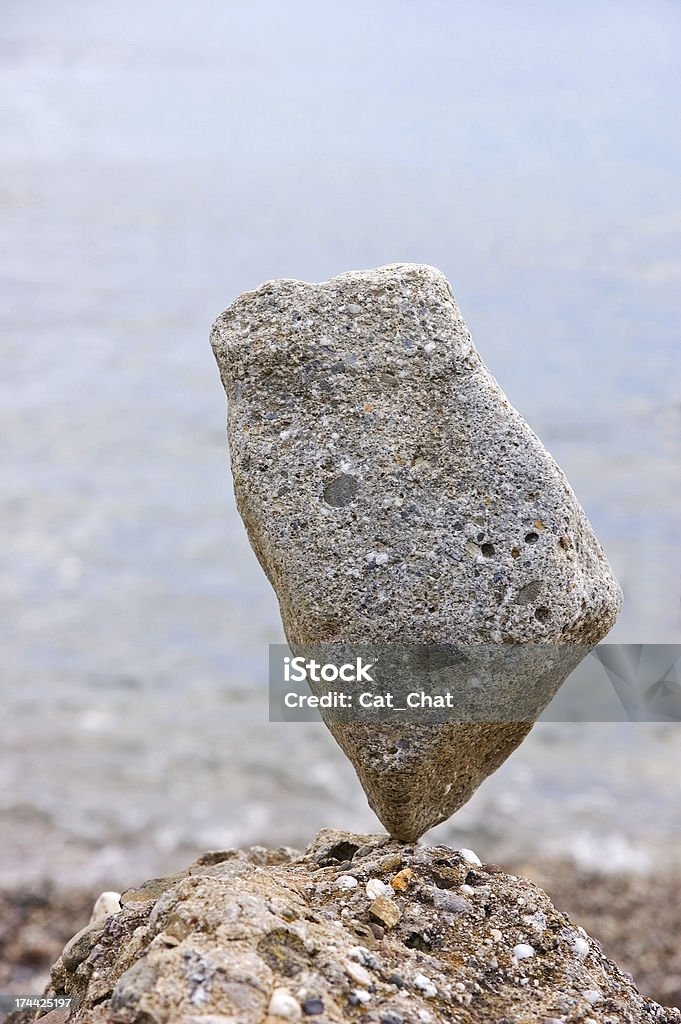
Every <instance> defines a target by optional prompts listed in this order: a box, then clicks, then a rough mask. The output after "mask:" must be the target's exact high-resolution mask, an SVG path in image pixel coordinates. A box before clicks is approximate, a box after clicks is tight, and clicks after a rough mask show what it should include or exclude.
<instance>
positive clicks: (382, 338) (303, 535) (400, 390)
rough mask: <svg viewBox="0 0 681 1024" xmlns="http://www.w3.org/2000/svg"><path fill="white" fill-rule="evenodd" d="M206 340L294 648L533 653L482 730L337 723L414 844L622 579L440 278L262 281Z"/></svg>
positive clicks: (526, 718)
mask: <svg viewBox="0 0 681 1024" xmlns="http://www.w3.org/2000/svg"><path fill="white" fill-rule="evenodd" d="M211 341H212V345H213V348H214V351H215V355H216V358H217V361H218V364H219V367H220V373H221V376H222V380H223V383H224V386H225V390H226V392H227V396H228V399H229V417H228V436H229V445H230V452H231V464H232V473H233V476H234V489H235V494H236V501H237V505H238V508H239V511H240V513H241V515H242V517H243V520H244V523H245V525H246V529H247V531H248V535H249V538H250V541H251V544H252V546H253V549H254V551H255V553H256V555H257V557H258V559H259V561H260V564H261V565H262V567H263V569H264V570H265V572H266V574H267V576H268V578H269V580H270V582H271V583H272V585H273V587H274V589H275V591H276V593H277V596H278V598H279V604H280V607H281V614H282V620H283V624H284V630H285V633H286V637H287V639H288V641H289V643H290V644H292V645H295V646H299V645H310V644H319V643H336V642H339V641H344V642H357V643H362V642H370V643H374V644H391V643H394V644H397V643H401V644H419V645H423V644H455V645H459V647H460V650H463V651H464V656H465V650H466V649H468V650H469V651H470V650H473V649H480V650H481V651H482V650H489V649H492V650H493V651H494V650H498V651H499V652H500V656H501V655H502V654H504V652H505V651H508V649H509V647H508V645H512V646H513V647H514V648H519V647H521V645H524V648H523V649H526V650H528V651H532V652H533V655H532V658H530V659H529V661H528V664H529V665H530V666H531V667H530V668H529V669H526V670H525V671H520V670H518V671H516V672H515V673H509V674H508V675H509V677H510V676H512V677H513V678H512V679H511V680H510V681H509V684H508V686H507V687H506V688H504V685H503V684H500V683H499V682H498V673H497V676H493V674H492V676H490V678H493V685H492V684H490V685H488V686H487V687H486V688H485V687H483V690H484V693H485V696H486V700H487V701H488V707H487V710H486V711H485V713H483V714H478V716H477V718H475V720H473V721H470V722H464V723H457V722H455V721H449V722H440V723H436V724H423V723H417V724H414V723H412V724H404V723H401V724H398V723H395V722H390V721H383V722H378V723H376V722H371V723H367V722H357V721H354V722H353V721H350V722H347V721H338V720H334V719H331V718H327V724H329V727H330V728H331V730H332V732H333V734H334V736H335V737H336V739H337V741H338V742H339V744H340V746H341V747H342V748H343V750H344V751H345V753H346V754H347V755H348V757H349V758H350V760H351V761H352V763H353V765H354V766H355V769H356V771H357V773H358V776H359V778H360V781H361V783H362V785H363V786H364V789H365V791H366V793H367V795H368V798H369V803H370V805H371V807H372V808H373V809H374V811H375V812H376V814H377V815H378V817H379V818H380V819H381V821H382V822H383V824H384V825H385V827H386V828H387V829H388V831H389V832H390V833H391V834H392V835H394V836H396V837H399V838H401V839H404V840H410V841H411V840H413V839H415V838H417V837H418V836H419V835H421V833H423V832H424V831H425V830H426V829H427V828H429V827H430V826H432V825H433V824H436V823H437V822H440V821H442V820H444V819H445V818H447V817H448V816H449V815H451V814H452V813H453V812H454V811H455V810H456V809H457V808H458V807H460V806H461V805H462V804H463V803H464V802H465V801H466V800H467V799H468V798H469V797H470V796H471V794H472V793H473V792H474V791H475V789H476V788H477V787H478V785H479V784H480V783H481V782H482V781H483V780H484V779H485V778H486V777H487V776H488V775H489V774H490V773H491V772H492V771H494V770H495V769H496V768H497V767H498V766H499V765H500V764H501V763H502V762H503V761H504V759H505V758H506V757H507V756H508V755H509V753H510V752H511V751H512V750H513V749H514V748H515V747H516V746H517V745H518V743H519V742H520V741H521V740H522V739H523V737H524V736H525V735H526V733H527V732H528V730H529V729H530V728H531V724H532V721H533V720H534V718H536V715H537V714H538V713H539V712H540V711H541V709H542V708H543V707H544V706H545V705H546V704H547V703H548V701H549V700H550V699H551V697H552V696H553V694H554V693H555V691H556V689H557V688H558V686H560V684H561V683H562V681H563V679H564V678H565V676H566V675H567V674H568V672H569V671H570V670H571V669H572V668H573V667H574V665H575V664H576V663H577V662H578V661H579V660H581V657H583V655H584V653H586V651H587V650H588V649H589V648H590V647H591V646H593V645H594V644H595V643H597V642H598V641H599V640H600V639H601V638H602V637H603V636H605V634H606V633H607V632H608V630H609V629H610V628H611V626H612V624H613V623H614V621H615V618H616V615H617V613H618V611H619V607H620V601H621V597H620V591H619V587H618V585H617V582H616V581H615V579H614V577H613V574H612V572H611V570H610V567H609V565H608V563H607V561H606V558H605V556H604V554H603V551H602V549H601V547H600V545H599V543H598V541H597V540H596V538H595V536H594V534H593V531H592V529H591V527H590V525H589V523H588V521H587V519H586V516H585V514H584V512H583V510H582V508H581V507H580V505H579V503H578V502H577V499H576V498H575V496H574V494H573V492H572V490H571V488H570V486H569V484H568V483H567V481H566V479H565V477H564V475H563V473H562V472H561V470H560V469H559V468H558V466H557V465H556V463H555V462H554V461H553V459H552V458H551V456H550V455H549V454H548V452H547V451H546V449H545V448H544V447H543V445H542V443H541V441H540V440H539V439H538V438H537V436H536V435H535V434H534V433H533V432H532V430H531V429H530V427H529V426H528V425H527V423H525V421H524V420H523V419H522V417H521V416H520V415H519V414H518V412H516V410H515V409H514V408H513V407H512V406H511V405H510V403H509V402H508V400H507V398H506V397H505V395H504V394H503V392H502V391H501V389H500V388H499V386H498V384H497V383H496V381H495V380H494V378H493V377H492V376H491V374H490V373H489V371H488V370H487V368H486V366H485V365H484V363H483V362H482V360H481V359H480V356H479V355H478V353H477V351H476V349H475V347H474V346H473V343H472V341H471V338H470V335H469V332H468V330H467V328H466V325H465V323H464V321H463V319H462V317H461V314H460V313H459V310H458V308H457V306H456V303H455V301H454V299H453V296H452V291H451V288H450V286H449V284H448V282H447V280H446V279H445V277H444V276H443V275H442V274H441V273H440V272H439V271H437V270H435V269H433V268H432V267H427V266H419V265H410V264H396V265H394V266H388V267H382V268H380V269H378V270H371V271H366V272H357V273H348V274H343V275H341V276H340V277H336V278H333V279H331V280H330V281H326V282H324V283H322V284H307V283H305V282H301V281H293V280H281V281H271V282H268V283H267V284H265V285H263V286H262V287H261V288H258V289H257V290H256V291H253V292H247V293H245V294H243V295H241V296H240V297H239V298H238V299H237V300H236V301H235V302H234V303H233V304H232V305H231V306H230V307H229V308H228V309H227V310H226V311H225V312H224V313H223V314H222V316H220V317H219V318H218V320H217V322H216V323H215V325H214V328H213V331H212V335H211ZM539 645H541V646H539ZM537 650H540V651H543V652H544V654H543V655H542V658H543V659H544V661H545V662H546V665H547V666H548V667H546V668H545V669H542V668H537V666H536V664H535V663H534V662H536V652H537ZM546 652H548V653H546ZM551 652H553V653H551ZM555 652H558V656H556V654H555ZM533 659H534V660H533ZM540 660H541V659H540ZM502 675H503V673H502ZM535 686H536V687H538V689H537V691H536V693H535V690H534V689H533V687H535ZM502 691H503V692H502ZM526 693H531V696H532V699H531V701H530V703H531V705H532V710H531V713H529V714H528V713H527V711H526V710H525V709H523V711H522V713H521V710H520V705H521V704H522V703H523V695H524V694H526ZM514 708H517V709H518V712H517V719H518V720H517V721H515V720H513V717H514ZM509 709H510V710H509Z"/></svg>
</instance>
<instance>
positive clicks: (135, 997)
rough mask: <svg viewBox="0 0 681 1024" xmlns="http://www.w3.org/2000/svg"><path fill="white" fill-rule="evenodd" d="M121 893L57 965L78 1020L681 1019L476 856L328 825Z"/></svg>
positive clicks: (540, 1022)
mask: <svg viewBox="0 0 681 1024" xmlns="http://www.w3.org/2000/svg"><path fill="white" fill-rule="evenodd" d="M377 903H379V904H380V906H379V908H378V910H377V908H376V904H377ZM121 904H122V907H121V910H120V911H118V912H117V913H114V914H112V915H110V916H109V917H106V918H102V919H100V920H98V921H95V922H94V923H93V924H90V925H88V926H87V927H86V928H84V929H83V931H81V932H79V933H78V934H77V935H76V936H74V938H73V939H72V940H71V941H70V942H69V943H68V944H67V946H66V948H65V949H64V951H63V953H62V955H61V957H60V958H59V960H58V961H57V962H56V964H55V965H54V967H53V968H52V989H51V994H52V995H54V996H64V995H67V996H71V997H72V999H73V1001H74V1009H73V1011H72V1013H71V1016H70V1018H69V1020H70V1021H73V1022H75V1021H82V1022H91V1024H104V1022H107V1024H108V1022H112V1021H115V1022H117V1024H165V1022H170V1024H175V1022H177V1024H261V1022H266V1024H281V1021H283V1020H288V1021H305V1020H309V1021H310V1022H311V1024H313V1022H314V1024H340V1022H345V1021H358V1022H359V1021H362V1022H365V1024H502V1022H503V1024H578V1022H579V1024H647V1022H651V1024H652V1022H656V1024H679V1022H681V1013H680V1012H679V1011H678V1010H676V1009H663V1008H662V1007H660V1006H659V1005H658V1004H657V1003H653V1002H651V1001H649V1000H647V999H645V998H643V997H642V996H641V995H640V993H639V992H638V990H637V989H636V987H635V985H634V984H633V982H632V981H631V979H630V977H629V976H627V975H624V974H623V973H622V972H621V971H620V970H619V969H618V968H617V967H616V966H615V964H613V963H612V962H611V961H610V960H608V959H607V958H606V957H605V956H604V955H603V953H602V951H601V949H600V946H599V945H598V943H597V942H595V941H594V940H593V939H591V938H589V936H588V935H587V934H586V933H585V932H584V931H583V930H582V929H580V928H577V927H575V926H574V925H573V924H572V923H571V922H570V920H569V919H568V918H567V917H566V916H565V915H564V914H561V913H559V912H558V911H557V910H556V909H555V908H554V906H553V905H552V904H551V902H550V900H549V899H548V897H547V896H546V894H545V893H544V892H543V891H542V890H541V889H539V888H538V887H537V886H536V885H534V884H533V883H532V882H530V881H528V880H527V879H524V878H518V877H516V876H514V875H507V874H505V873H504V872H503V871H502V870H501V869H500V868H499V867H497V866H496V865H491V864H488V865H481V864H480V862H479V860H478V859H477V858H476V856H475V854H473V853H472V852H471V851H467V850H464V851H454V850H451V849H448V848H447V847H443V846H434V847H416V848H414V847H405V846H403V845H401V844H399V843H397V842H395V841H394V840H390V839H389V838H388V837H387V836H365V835H353V834H350V833H341V832H336V831H333V830H330V829H328V830H324V831H322V832H321V833H320V834H319V835H318V836H317V838H316V839H315V841H314V842H313V843H312V844H311V846H310V847H309V848H308V850H307V852H306V854H305V855H304V856H300V855H297V854H296V853H295V852H294V851H291V850H286V849H284V850H278V851H268V850H265V849H263V848H261V847H254V848H252V849H251V850H250V851H249V852H246V853H241V852H239V851H236V850H228V851H223V852H221V853H211V854H206V855H204V856H203V857H201V858H200V859H199V860H198V861H197V862H196V863H195V864H193V865H191V867H189V868H188V869H187V870H186V871H184V872H181V873H179V874H177V875H173V876H171V877H169V878H164V879H155V880H153V881H151V882H147V883H145V884H144V885H142V886H140V887H139V888H137V889H131V890H129V891H128V892H125V893H123V895H122V897H121ZM386 906H390V907H391V908H392V913H390V914H386V913H385V907H386ZM44 1019H45V1020H46V1021H47V1020H48V1019H49V1018H44ZM55 1019H56V1018H55Z"/></svg>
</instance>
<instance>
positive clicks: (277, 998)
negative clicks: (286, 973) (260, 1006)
mask: <svg viewBox="0 0 681 1024" xmlns="http://www.w3.org/2000/svg"><path fill="white" fill-rule="evenodd" d="M267 1012H268V1013H269V1015H270V1016H271V1017H280V1018H281V1019H282V1020H294V1021H298V1020H300V1019H301V1016H302V1013H301V1009H300V1003H299V1002H298V1000H297V999H296V998H295V997H294V996H292V995H291V993H290V992H289V990H288V989H287V988H283V987H281V986H280V987H278V988H275V989H274V991H273V992H272V998H271V999H270V1004H269V1006H268V1008H267Z"/></svg>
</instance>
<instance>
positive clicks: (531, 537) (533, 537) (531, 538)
mask: <svg viewBox="0 0 681 1024" xmlns="http://www.w3.org/2000/svg"><path fill="white" fill-rule="evenodd" d="M538 540H539V534H538V533H535V532H534V530H530V532H529V533H526V534H525V543H526V544H536V543H537V541H538Z"/></svg>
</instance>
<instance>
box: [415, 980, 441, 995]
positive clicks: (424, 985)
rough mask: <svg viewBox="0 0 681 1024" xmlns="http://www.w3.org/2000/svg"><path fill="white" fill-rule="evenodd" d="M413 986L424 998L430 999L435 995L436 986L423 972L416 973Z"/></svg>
mask: <svg viewBox="0 0 681 1024" xmlns="http://www.w3.org/2000/svg"><path fill="white" fill-rule="evenodd" d="M414 988H417V989H418V990H419V991H420V992H423V995H424V996H425V998H426V999H432V998H433V997H434V996H436V995H437V986H436V985H434V984H433V982H432V981H431V980H430V978H426V976H425V974H417V975H416V977H415V978H414Z"/></svg>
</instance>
